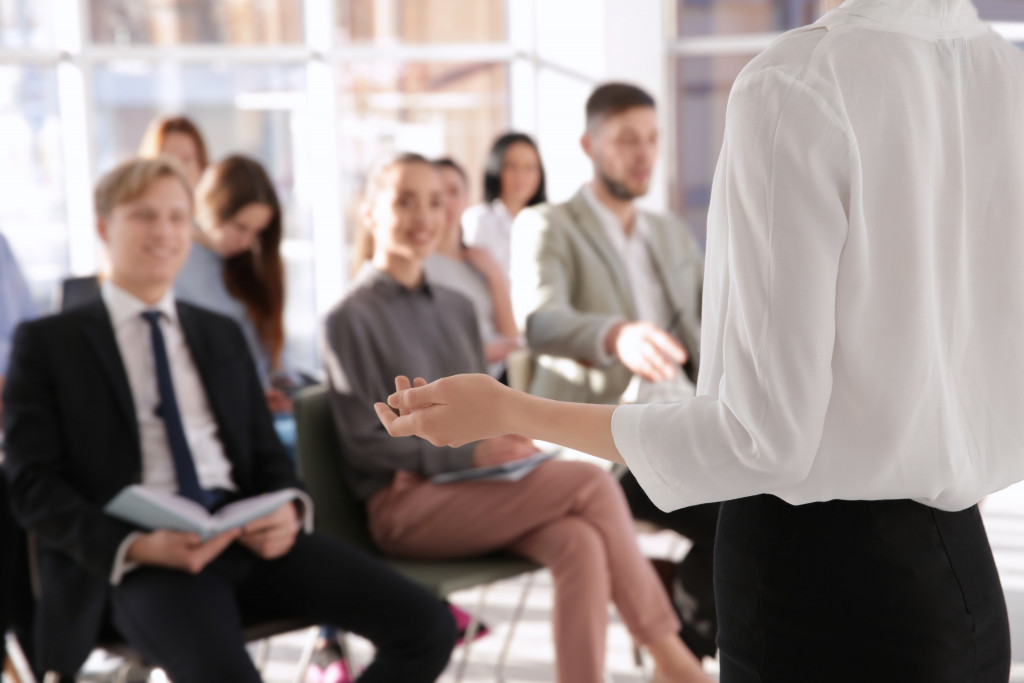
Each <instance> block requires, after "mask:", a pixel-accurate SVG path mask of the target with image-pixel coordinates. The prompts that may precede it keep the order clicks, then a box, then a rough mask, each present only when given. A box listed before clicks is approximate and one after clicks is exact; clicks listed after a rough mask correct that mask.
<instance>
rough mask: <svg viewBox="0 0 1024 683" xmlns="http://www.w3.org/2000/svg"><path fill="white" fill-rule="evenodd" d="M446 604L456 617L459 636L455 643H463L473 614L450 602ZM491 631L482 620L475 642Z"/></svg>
mask: <svg viewBox="0 0 1024 683" xmlns="http://www.w3.org/2000/svg"><path fill="white" fill-rule="evenodd" d="M445 604H447V605H448V611H449V612H451V613H452V617H454V618H455V628H456V630H457V631H458V632H459V638H458V640H456V641H455V644H456V645H462V643H463V642H464V641H465V639H466V629H468V628H469V624H470V622H472V621H473V615H472V614H470V613H469V612H467V611H465V610H463V609H460V608H458V607H456V606H455V605H453V604H452V603H450V602H447V603H445ZM490 632H491V629H490V628H488V627H487V624H485V623H483V622H480V624H478V626H477V630H476V636H475V637H474V638H473V641H474V642H475V641H477V640H480V639H481V638H483V637H484V636H486V635H487V634H488V633H490Z"/></svg>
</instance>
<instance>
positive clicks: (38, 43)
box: [0, 0, 55, 48]
mask: <svg viewBox="0 0 1024 683" xmlns="http://www.w3.org/2000/svg"><path fill="white" fill-rule="evenodd" d="M54 42H55V41H54V32H53V0H0V46H2V47H8V48H28V47H35V48H47V47H53V46H54Z"/></svg>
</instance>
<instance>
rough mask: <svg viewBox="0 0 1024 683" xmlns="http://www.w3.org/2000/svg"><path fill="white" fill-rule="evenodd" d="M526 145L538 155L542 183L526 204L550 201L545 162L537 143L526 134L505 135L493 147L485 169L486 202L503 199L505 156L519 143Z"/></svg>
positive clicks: (531, 204) (532, 204)
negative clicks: (502, 184)
mask: <svg viewBox="0 0 1024 683" xmlns="http://www.w3.org/2000/svg"><path fill="white" fill-rule="evenodd" d="M520 142H522V143H525V144H527V145H529V146H530V147H533V151H534V152H536V153H537V165H538V166H540V182H539V183H537V191H536V192H534V193H533V196H532V197H530V201H528V202H526V205H527V206H534V205H535V204H543V203H544V202H546V201H547V200H548V193H547V190H546V189H545V186H546V184H545V180H544V162H543V161H541V158H540V150H539V149H537V143H536V142H534V141H533V138H531V137H530V136H529V135H527V134H526V133H515V132H513V133H505V134H504V135H502V136H501V137H499V138H498V139H497V140H495V141H494V144H493V145H491V152H490V154H488V155H487V166H486V167H485V168H484V201H486V202H493V201H494V200H495V199H498V198H499V197H501V169H502V167H504V166H505V155H506V154H507V153H508V148H509V147H511V146H512V145H515V144H517V143H520Z"/></svg>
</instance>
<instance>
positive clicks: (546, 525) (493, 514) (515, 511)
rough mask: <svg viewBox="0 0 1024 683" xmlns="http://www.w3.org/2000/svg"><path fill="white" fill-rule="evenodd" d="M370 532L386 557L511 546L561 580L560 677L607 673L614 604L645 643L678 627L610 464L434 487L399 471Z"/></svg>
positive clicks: (575, 682)
mask: <svg viewBox="0 0 1024 683" xmlns="http://www.w3.org/2000/svg"><path fill="white" fill-rule="evenodd" d="M368 512H369V521H370V532H371V533H372V534H373V537H374V539H375V540H376V542H377V544H378V545H379V546H380V548H381V550H382V551H384V552H385V553H387V554H389V555H394V556H397V557H405V558H414V559H426V560H429V559H448V558H454V557H465V556H471V555H479V554H483V553H489V552H492V551H495V550H506V551H508V552H511V553H515V554H518V555H522V556H523V557H527V558H529V559H531V560H534V561H535V562H538V563H540V564H543V565H545V566H546V567H547V568H548V569H550V570H551V573H552V575H553V576H554V581H555V608H554V635H555V651H556V653H557V659H558V680H559V681H561V682H562V683H590V682H593V683H600V681H602V680H603V670H604V654H605V637H606V632H607V627H608V602H609V600H611V601H613V602H614V603H615V606H616V607H617V608H618V611H619V614H620V615H621V617H622V620H623V621H624V622H625V624H626V627H627V628H628V629H629V631H630V633H631V634H632V635H633V637H634V638H635V639H636V640H637V642H639V643H640V644H647V643H651V642H655V641H657V640H659V639H661V638H663V637H664V636H666V635H667V634H670V633H675V632H677V631H678V630H679V621H678V620H677V618H676V615H675V612H674V611H673V610H672V606H671V604H670V603H669V599H668V596H667V595H665V591H664V589H663V588H662V585H661V583H660V581H659V580H658V577H657V575H656V574H655V571H654V569H653V568H652V566H651V563H650V562H649V561H648V560H647V559H646V558H645V557H644V556H643V555H642V554H641V553H640V548H639V547H638V546H637V542H636V535H635V532H634V529H633V521H632V517H631V516H630V513H629V508H628V506H627V505H626V500H625V497H624V496H623V494H622V489H621V487H619V485H618V484H617V482H615V480H614V479H613V478H612V477H611V475H609V474H608V473H607V472H605V471H604V470H601V469H599V468H597V467H594V466H593V465H589V464H587V463H582V462H565V461H550V462H547V463H544V464H543V465H541V466H540V467H538V468H537V469H536V470H534V471H533V472H531V473H530V474H529V475H527V476H526V477H525V478H524V479H522V480H520V481H518V482H491V481H465V482H458V483H453V484H443V485H435V484H431V483H430V482H427V481H425V480H423V479H421V478H420V477H418V476H416V475H414V474H412V473H410V472H399V473H397V474H396V475H395V478H394V480H393V482H392V483H391V485H390V486H388V487H387V488H385V489H383V490H381V491H379V492H378V493H377V494H376V495H374V496H373V498H371V499H370V503H369V506H368Z"/></svg>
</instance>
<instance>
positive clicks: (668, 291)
mask: <svg viewBox="0 0 1024 683" xmlns="http://www.w3.org/2000/svg"><path fill="white" fill-rule="evenodd" d="M643 219H644V220H645V221H646V222H647V226H648V233H647V248H648V249H649V250H650V254H651V260H652V261H653V262H654V267H655V268H656V269H657V270H658V279H659V280H660V281H661V289H662V291H664V292H665V296H666V297H668V302H669V305H670V306H672V312H673V313H675V312H676V311H679V310H682V308H683V307H684V306H685V305H686V304H685V302H682V301H679V299H678V294H679V291H678V288H676V287H673V286H672V274H673V273H672V268H673V266H674V264H673V263H672V260H671V259H672V254H674V253H675V251H676V250H675V249H674V247H673V245H672V243H671V240H670V239H669V236H668V235H666V234H665V231H666V230H667V229H668V226H667V225H666V223H665V222H664V221H661V220H659V219H658V217H657V216H652V215H651V214H649V213H644V214H643ZM669 331H671V330H669Z"/></svg>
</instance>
